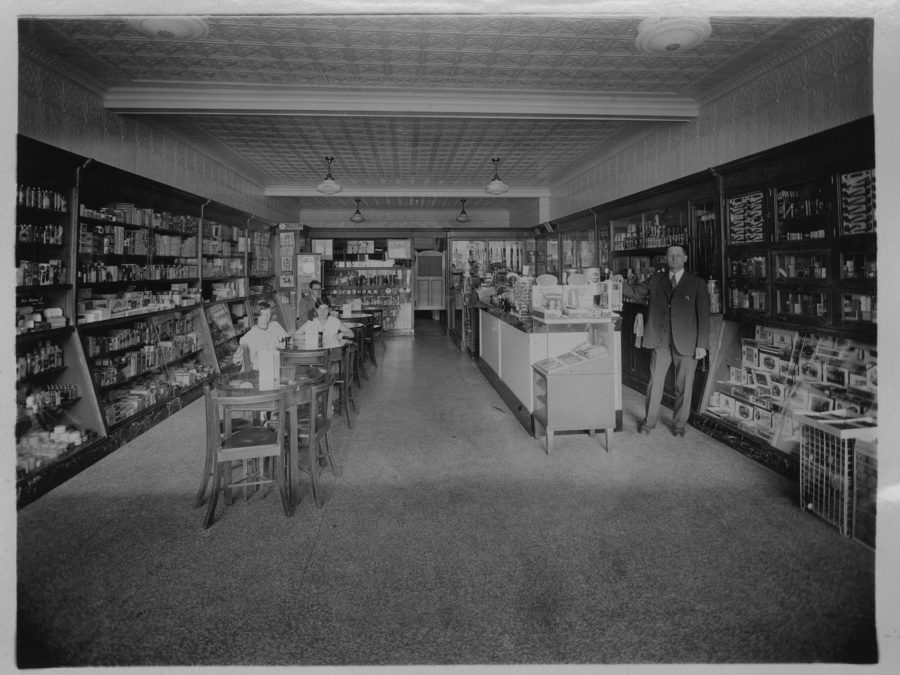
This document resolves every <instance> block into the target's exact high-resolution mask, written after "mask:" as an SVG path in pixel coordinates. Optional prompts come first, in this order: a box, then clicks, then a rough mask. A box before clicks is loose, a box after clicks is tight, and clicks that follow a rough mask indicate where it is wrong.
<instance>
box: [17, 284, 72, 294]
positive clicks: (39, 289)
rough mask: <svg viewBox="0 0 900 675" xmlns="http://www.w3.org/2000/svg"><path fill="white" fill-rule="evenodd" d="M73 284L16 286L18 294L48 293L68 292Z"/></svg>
mask: <svg viewBox="0 0 900 675" xmlns="http://www.w3.org/2000/svg"><path fill="white" fill-rule="evenodd" d="M71 288H72V284H29V285H28V286H16V293H46V292H47V291H68V290H70V289H71Z"/></svg>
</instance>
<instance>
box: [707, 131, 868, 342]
mask: <svg viewBox="0 0 900 675" xmlns="http://www.w3.org/2000/svg"><path fill="white" fill-rule="evenodd" d="M873 148H874V143H873V129H872V120H871V118H867V119H864V120H861V121H858V122H854V123H851V124H848V125H844V126H843V127H839V128H837V129H832V130H830V131H828V132H824V133H822V134H818V135H816V136H813V137H810V138H807V139H803V140H802V141H798V142H795V143H791V144H789V145H787V146H783V147H780V148H776V149H774V150H772V151H769V152H766V153H760V154H759V155H755V156H753V157H751V158H747V159H744V160H741V161H739V162H734V163H732V164H729V165H726V166H724V167H720V168H719V172H720V173H721V176H722V184H723V198H724V204H725V213H726V218H727V224H726V232H727V237H728V238H727V248H726V258H727V261H728V262H727V272H728V280H727V285H728V292H727V293H726V313H727V315H728V317H729V318H734V319H736V320H741V321H747V322H764V323H769V324H774V325H782V326H785V327H792V328H798V329H802V328H804V327H815V328H818V329H826V330H832V331H839V332H841V331H850V332H852V333H853V334H854V336H856V337H858V338H860V339H863V340H870V341H872V340H874V336H875V324H876V316H877V311H876V302H877V286H876V277H877V274H876V249H875V215H874V207H875V176H874V169H873V167H874V153H873Z"/></svg>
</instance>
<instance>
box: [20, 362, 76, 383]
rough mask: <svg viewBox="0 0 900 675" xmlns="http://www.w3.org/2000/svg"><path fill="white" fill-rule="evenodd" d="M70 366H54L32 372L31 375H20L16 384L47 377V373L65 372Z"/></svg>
mask: <svg viewBox="0 0 900 675" xmlns="http://www.w3.org/2000/svg"><path fill="white" fill-rule="evenodd" d="M66 368H68V366H55V367H54V368H45V369H44V370H41V371H38V372H36V373H31V374H30V375H26V376H25V377H20V378H19V379H17V380H16V386H17V387H18V386H19V385H20V384H26V383H28V382H34V381H36V380H39V379H41V378H44V377H46V376H47V375H58V374H59V373H61V372H63V371H64V370H65V369H66Z"/></svg>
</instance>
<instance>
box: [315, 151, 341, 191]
mask: <svg viewBox="0 0 900 675" xmlns="http://www.w3.org/2000/svg"><path fill="white" fill-rule="evenodd" d="M333 161H334V157H326V158H325V164H326V167H327V170H328V172H327V174H326V175H325V180H323V181H322V182H321V183H319V185H318V186H317V187H316V190H318V191H319V192H321V193H322V194H324V195H336V194H337V193H338V192H340V191H341V184H340V183H338V182H337V181H336V180H335V179H334V176H332V175H331V163H332V162H333Z"/></svg>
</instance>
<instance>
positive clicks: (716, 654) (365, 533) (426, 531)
mask: <svg viewBox="0 0 900 675" xmlns="http://www.w3.org/2000/svg"><path fill="white" fill-rule="evenodd" d="M419 323H421V325H417V336H416V338H414V339H409V338H397V339H389V340H388V343H387V351H386V352H383V355H382V353H379V354H378V356H379V366H378V368H374V369H371V368H370V370H369V377H370V380H369V381H368V382H367V383H366V384H365V386H364V388H363V389H362V390H361V391H360V392H359V394H358V402H359V404H360V415H359V418H358V422H357V423H356V424H354V429H353V430H352V431H348V430H347V429H346V426H345V425H344V424H343V423H342V422H341V421H340V420H338V421H337V422H336V431H335V432H334V434H333V438H332V442H333V447H334V449H335V451H336V455H337V457H338V459H339V460H340V462H341V463H342V465H343V468H344V475H343V477H341V478H340V479H334V478H332V477H330V476H329V475H328V474H326V476H327V479H326V498H327V504H326V506H325V507H324V508H323V509H316V508H315V506H314V504H313V500H312V498H311V496H310V495H309V494H308V493H307V494H306V495H304V500H303V502H302V504H301V505H300V507H299V508H298V510H297V512H296V514H295V515H294V517H293V518H291V519H287V518H285V517H284V516H283V514H282V513H281V507H280V503H279V500H278V498H277V494H275V493H272V494H270V495H269V496H268V497H266V498H265V499H262V500H260V499H258V498H254V499H251V500H250V501H249V502H239V503H236V504H235V505H233V506H232V507H229V508H227V509H225V510H224V511H220V515H219V519H218V520H217V522H216V523H215V524H214V525H213V527H212V528H211V529H210V530H207V531H204V530H203V529H202V528H201V521H202V517H203V511H202V509H194V508H192V501H193V493H194V490H195V489H196V485H197V482H198V478H199V475H200V468H201V466H202V439H203V426H202V402H200V401H198V402H196V403H194V404H192V405H191V406H189V407H188V408H186V409H185V410H183V411H182V412H180V413H179V414H177V415H175V416H174V417H173V418H171V419H170V420H169V421H167V422H166V423H164V424H163V425H160V426H159V427H156V428H154V429H152V430H150V431H149V432H147V433H146V434H145V435H144V436H142V437H141V438H139V439H137V440H135V441H134V442H132V443H131V444H129V445H128V446H126V447H124V448H121V449H120V450H118V451H117V452H115V453H114V454H113V455H111V456H109V457H108V458H106V459H104V460H102V461H101V462H100V463H98V464H97V465H95V466H94V467H91V468H90V469H88V470H87V471H85V472H84V473H82V474H80V475H79V476H76V477H75V478H74V479H72V480H71V481H69V482H68V483H66V484H65V485H63V486H61V487H60V488H58V489H57V490H55V491H54V492H52V493H50V494H48V495H46V496H45V497H43V498H41V499H40V500H38V501H37V502H35V503H33V504H31V505H30V506H28V507H27V508H25V509H24V510H23V511H21V512H20V513H19V538H18V545H19V548H18V573H19V585H18V592H19V595H18V601H19V602H18V609H19V623H18V628H19V638H20V647H21V649H22V651H21V655H22V658H23V661H22V662H20V665H23V666H25V665H42V666H51V665H73V666H74V665H164V664H171V665H194V664H235V665H237V664H273V665H274V664H279V665H291V664H294V665H351V664H352V665H358V664H373V665H374V664H462V663H485V664H489V663H540V664H546V663H686V662H701V663H713V662H716V663H717V662H749V663H753V662H765V663H780V662H811V661H816V662H819V661H825V662H827V661H835V660H838V661H840V660H850V661H867V660H872V659H873V658H874V657H875V653H874V649H875V646H874V644H875V635H874V599H873V596H874V578H873V577H874V554H873V553H872V552H871V551H868V550H866V549H865V548H863V547H862V546H861V545H860V544H858V543H856V542H853V541H849V540H846V539H844V538H842V537H841V536H840V535H839V534H838V533H837V531H836V530H834V529H833V528H831V527H829V526H828V525H826V524H825V523H823V522H821V521H819V520H818V519H816V518H815V517H814V516H811V515H809V514H806V513H803V512H801V511H800V509H799V508H798V507H797V504H796V496H795V491H796V490H795V487H796V486H795V485H794V484H793V483H791V482H790V481H787V480H785V479H783V478H781V477H780V476H778V475H776V474H774V473H772V472H771V471H769V470H768V469H765V468H764V467H761V466H759V465H757V464H755V463H754V462H752V461H751V460H749V459H747V458H746V457H744V456H742V455H740V454H738V453H736V452H734V451H733V450H731V449H729V448H726V447H725V446H723V445H721V444H719V443H717V442H716V441H713V440H712V439H710V438H708V437H706V436H704V435H703V434H701V433H699V432H697V431H696V430H694V429H689V430H688V433H687V437H686V438H685V439H683V440H681V441H677V440H675V439H673V438H672V437H671V436H670V435H669V434H668V433H667V432H666V431H665V430H658V431H657V432H656V434H655V435H653V436H650V437H649V438H645V437H642V436H640V435H638V434H635V433H633V430H634V427H635V423H636V417H637V414H638V411H639V409H640V404H641V398H640V396H639V395H637V394H636V393H634V392H631V391H630V390H627V389H626V390H625V427H626V431H625V432H623V433H619V434H616V435H615V440H614V442H615V446H614V448H613V450H612V452H610V453H607V452H605V451H604V449H603V441H602V438H603V437H602V435H601V436H598V437H597V438H593V439H592V438H589V437H588V436H586V435H563V436H560V437H559V439H558V442H557V444H556V449H555V451H554V454H553V455H552V456H549V457H548V456H547V455H546V454H545V452H544V450H543V446H542V444H541V443H540V442H539V441H537V440H535V439H533V438H530V437H529V436H528V435H527V434H526V433H525V431H524V430H523V429H522V427H521V426H520V425H519V423H518V422H517V421H516V420H515V419H514V417H513V415H512V414H511V413H510V411H509V410H508V409H507V408H506V406H505V405H504V404H503V402H502V400H501V399H500V397H499V396H498V395H497V394H496V392H494V391H493V389H491V388H490V386H489V385H488V384H487V382H486V381H485V379H484V377H483V376H482V375H481V374H480V372H479V371H478V368H477V367H476V365H475V363H474V362H473V361H472V360H471V359H470V358H469V357H468V356H467V355H465V354H463V353H461V352H459V351H458V350H457V349H456V348H455V347H454V346H453V344H452V342H451V341H450V339H449V338H447V337H446V336H444V335H443V334H442V333H441V332H440V331H439V330H437V329H436V326H435V324H433V323H429V322H419ZM378 349H380V347H378ZM665 421H667V420H665V419H664V422H665Z"/></svg>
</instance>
